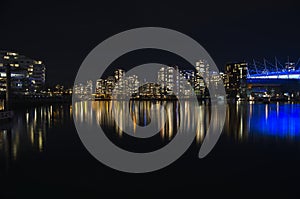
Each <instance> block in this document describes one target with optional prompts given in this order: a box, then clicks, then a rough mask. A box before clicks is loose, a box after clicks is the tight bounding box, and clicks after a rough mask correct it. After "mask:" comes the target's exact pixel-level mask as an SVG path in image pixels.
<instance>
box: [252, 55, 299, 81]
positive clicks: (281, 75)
mask: <svg viewBox="0 0 300 199" xmlns="http://www.w3.org/2000/svg"><path fill="white" fill-rule="evenodd" d="M299 62H300V58H299V59H298V61H297V62H292V61H289V59H288V61H287V62H286V63H285V64H281V63H280V62H279V61H278V60H277V59H276V58H275V63H274V64H273V63H271V62H269V61H267V60H266V59H264V60H263V63H261V62H259V61H256V60H253V62H252V63H248V75H247V79H248V80H259V79H261V80H267V79H274V80H276V79H291V80H300V67H299Z"/></svg>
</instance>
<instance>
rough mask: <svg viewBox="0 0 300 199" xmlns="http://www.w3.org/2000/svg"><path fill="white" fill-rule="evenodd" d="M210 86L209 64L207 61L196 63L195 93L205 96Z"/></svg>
mask: <svg viewBox="0 0 300 199" xmlns="http://www.w3.org/2000/svg"><path fill="white" fill-rule="evenodd" d="M208 84H209V64H208V63H207V62H206V61H205V60H199V61H198V62H196V74H195V80H194V89H195V93H196V95H198V96H204V94H205V88H206V86H208Z"/></svg>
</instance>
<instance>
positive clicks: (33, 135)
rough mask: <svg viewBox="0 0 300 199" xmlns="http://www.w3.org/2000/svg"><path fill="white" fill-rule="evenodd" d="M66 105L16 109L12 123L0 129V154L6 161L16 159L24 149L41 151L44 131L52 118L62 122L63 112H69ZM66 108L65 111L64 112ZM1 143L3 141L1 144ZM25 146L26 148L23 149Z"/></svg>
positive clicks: (43, 145)
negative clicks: (9, 126) (5, 128)
mask: <svg viewBox="0 0 300 199" xmlns="http://www.w3.org/2000/svg"><path fill="white" fill-rule="evenodd" d="M67 108H68V107H61V106H55V108H54V107H52V106H41V107H35V108H29V109H28V110H26V111H24V112H23V111H17V112H16V113H15V115H14V118H13V121H12V123H13V125H12V126H11V128H8V129H7V130H2V131H1V130H0V156H2V157H5V160H6V161H10V160H17V159H18V157H19V156H21V155H22V154H23V153H24V151H26V153H28V151H31V150H33V151H39V152H42V151H43V150H44V147H45V143H46V140H45V139H46V133H47V130H48V129H49V125H51V126H50V127H54V126H55V124H52V123H51V121H52V115H53V112H54V113H55V114H54V115H55V116H54V117H53V119H54V120H56V121H59V122H60V123H63V122H64V121H63V119H64V114H65V113H69V110H67ZM64 110H66V111H67V112H64ZM1 143H4V144H3V146H1ZM25 148H26V149H25ZM29 149H30V150H29Z"/></svg>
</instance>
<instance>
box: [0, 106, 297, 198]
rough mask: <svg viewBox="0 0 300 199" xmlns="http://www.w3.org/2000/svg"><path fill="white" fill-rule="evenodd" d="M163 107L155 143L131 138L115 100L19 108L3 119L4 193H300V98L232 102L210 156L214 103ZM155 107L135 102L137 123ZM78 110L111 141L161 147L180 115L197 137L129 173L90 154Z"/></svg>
mask: <svg viewBox="0 0 300 199" xmlns="http://www.w3.org/2000/svg"><path fill="white" fill-rule="evenodd" d="M162 105H163V106H165V108H166V110H167V111H166V112H167V120H166V124H165V126H164V128H163V130H161V131H160V132H159V133H158V135H157V136H156V137H154V138H153V139H152V140H148V141H150V144H149V143H148V144H147V140H146V141H145V140H143V141H140V142H137V141H136V140H134V141H133V140H131V139H130V137H128V136H126V134H124V133H123V132H122V131H120V129H118V127H117V126H116V125H115V123H114V120H113V118H112V115H111V112H110V103H109V102H92V103H91V102H80V103H78V104H76V107H73V108H72V107H71V105H67V104H64V105H52V106H42V107H34V108H27V109H25V108H24V109H22V110H18V111H16V112H15V117H14V119H13V121H12V122H11V124H6V125H1V130H0V169H1V170H0V180H1V183H0V185H1V186H0V196H6V197H13V196H19V197H26V198H27V197H29V198H47V197H64V198H65V197H71V196H80V197H83V198H101V197H104V195H103V194H104V193H110V194H111V196H116V195H121V196H138V197H144V198H145V197H146V198H147V197H150V198H153V197H157V196H162V195H161V194H163V193H164V194H163V195H177V196H179V195H184V196H185V195H189V196H192V195H193V194H196V196H198V197H201V196H203V195H204V194H212V195H215V194H219V193H222V194H223V196H226V195H228V196H231V195H238V196H241V197H243V196H249V195H252V194H253V195H254V196H257V194H259V193H262V192H263V193H267V194H268V196H271V195H275V196H278V194H284V196H287V195H292V194H295V193H297V192H299V191H300V189H299V188H298V187H299V185H300V169H299V168H300V122H299V119H300V104H291V103H274V104H258V103H256V104H243V103H237V104H230V105H228V107H227V112H226V121H225V126H224V130H223V133H222V135H221V138H220V140H219V141H218V143H217V145H216V146H215V148H214V149H213V151H212V152H211V153H210V154H209V155H208V156H207V157H205V158H204V159H198V151H199V148H200V146H201V143H202V141H203V138H204V136H205V130H206V129H207V127H208V125H209V122H210V120H209V119H208V118H209V115H210V108H209V107H208V106H204V105H202V106H201V108H200V110H199V111H200V112H199V113H198V114H197V116H192V115H189V113H184V114H183V115H182V116H181V115H178V114H179V113H178V111H177V110H178V106H179V105H178V104H177V103H176V102H168V103H166V102H165V103H163V104H162ZM150 106H151V102H135V103H133V104H131V106H130V107H131V108H130V110H131V112H132V118H134V120H135V122H136V123H137V124H140V125H146V124H148V123H149V122H150V119H149V118H150V117H149V109H150ZM73 111H74V113H75V116H76V117H75V118H74V119H76V120H79V121H80V120H89V119H90V118H91V117H92V115H91V114H96V118H97V119H98V121H99V122H100V124H101V126H102V128H103V129H104V130H105V132H106V134H107V136H108V137H109V138H110V140H111V141H113V142H114V143H115V144H116V145H118V146H120V147H122V148H126V149H128V150H133V151H138V152H145V151H148V150H155V149H157V148H160V147H163V146H164V145H165V144H167V143H168V142H170V141H171V140H172V138H173V136H174V134H176V128H177V125H176V124H177V123H178V121H179V119H180V120H184V119H185V120H187V119H188V118H189V119H191V120H195V122H194V124H195V126H194V128H195V129H196V139H195V141H194V143H193V144H192V146H191V147H190V148H189V150H188V151H187V152H186V153H185V154H184V155H183V156H182V157H181V158H179V159H178V160H177V161H176V162H174V163H173V164H171V165H170V166H168V167H166V168H164V169H162V170H159V171H155V172H152V173H145V174H128V173H123V172H119V171H116V170H113V169H111V168H108V167H106V166H104V165H102V164H101V163H99V162H98V161H97V160H96V159H94V158H93V157H92V156H91V155H90V154H89V153H88V152H87V150H86V149H85V147H84V146H83V145H82V143H81V141H80V139H79V137H78V135H77V132H76V130H75V126H74V123H73V117H72V114H73V113H72V112H73ZM119 116H120V117H122V114H121V113H120V114H119ZM157 117H160V115H157ZM131 128H132V130H133V131H134V128H135V127H134V126H131ZM188 128H189V126H186V129H188ZM187 131H188V130H187ZM133 142H134V144H131V143H133ZM240 194H242V195H240ZM1 198H2V197H1Z"/></svg>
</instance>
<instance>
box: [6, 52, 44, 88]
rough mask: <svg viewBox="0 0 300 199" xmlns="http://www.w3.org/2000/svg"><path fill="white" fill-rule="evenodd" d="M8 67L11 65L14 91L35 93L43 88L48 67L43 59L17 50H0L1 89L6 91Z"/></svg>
mask: <svg viewBox="0 0 300 199" xmlns="http://www.w3.org/2000/svg"><path fill="white" fill-rule="evenodd" d="M6 67H10V71H11V87H12V91H13V93H15V94H26V93H35V92H39V91H40V90H41V89H43V87H44V85H45V80H46V77H45V72H46V67H45V65H44V64H43V63H42V61H38V60H34V59H31V58H28V57H26V56H24V55H20V54H18V53H15V52H9V51H0V91H5V87H6Z"/></svg>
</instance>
